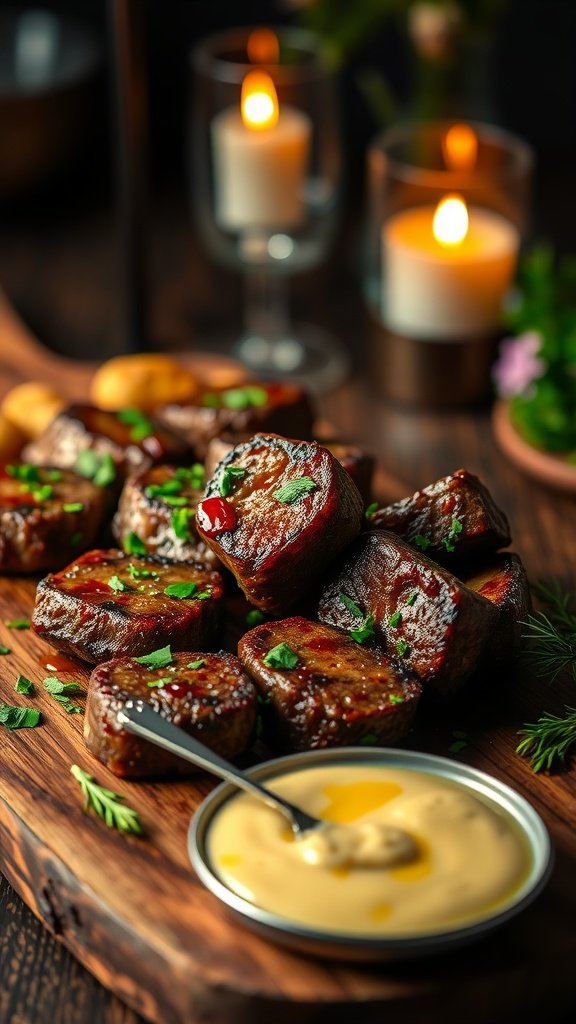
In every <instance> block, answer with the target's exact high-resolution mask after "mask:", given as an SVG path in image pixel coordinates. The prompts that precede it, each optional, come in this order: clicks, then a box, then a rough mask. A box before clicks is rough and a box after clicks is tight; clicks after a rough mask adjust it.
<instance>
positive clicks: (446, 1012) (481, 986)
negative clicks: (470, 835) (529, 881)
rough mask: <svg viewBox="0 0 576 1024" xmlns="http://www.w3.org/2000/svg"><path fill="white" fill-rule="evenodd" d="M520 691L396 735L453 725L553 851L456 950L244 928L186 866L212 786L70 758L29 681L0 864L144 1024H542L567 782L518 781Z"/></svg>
mask: <svg viewBox="0 0 576 1024" xmlns="http://www.w3.org/2000/svg"><path fill="white" fill-rule="evenodd" d="M13 327H14V320H13V319H12V320H11V329H12V328H13ZM17 327H18V325H17V324H16V328H17ZM6 336H7V335H4V337H6ZM10 336H11V337H12V338H13V337H14V333H12V334H11V335H10ZM0 337H2V316H1V311H0ZM17 348H18V359H19V361H20V362H19V363H15V362H14V360H13V358H12V357H13V355H14V352H15V348H14V346H12V348H11V355H10V358H8V356H7V352H8V347H7V346H4V347H3V348H2V349H0V351H1V353H2V356H1V358H2V360H3V363H4V366H3V369H4V370H5V371H6V372H5V375H4V377H3V378H2V380H3V383H4V384H5V386H6V384H11V383H15V382H16V381H17V380H18V379H19V377H23V376H38V375H41V376H42V375H43V376H44V377H45V379H52V380H54V381H56V380H58V381H60V383H61V385H62V381H63V380H64V377H63V376H62V375H61V374H60V364H59V363H58V364H56V365H55V363H54V357H52V356H48V355H47V354H46V353H45V352H44V350H42V349H41V348H40V347H39V348H38V349H31V350H30V352H31V353H32V354H31V358H32V357H33V358H34V359H37V362H35V363H34V368H35V369H34V372H32V371H31V370H30V369H29V367H30V366H31V363H30V361H29V360H28V358H27V355H28V354H30V353H29V350H28V349H27V348H26V341H25V340H23V339H22V337H20V339H19V343H18V346H17ZM66 365H67V370H66V387H67V389H68V388H69V389H70V393H72V392H73V393H78V391H80V392H81V391H82V389H85V388H86V384H87V380H88V374H89V372H90V367H88V366H86V365H85V366H79V365H78V364H72V363H69V364H66ZM23 367H26V371H25V372H23V369H22V368H23ZM50 375H52V377H50ZM84 393H85V390H84ZM380 482H381V485H382V487H383V490H384V494H385V495H387V496H388V497H396V496H397V495H398V492H399V493H402V492H403V489H404V488H403V485H402V484H401V482H399V481H395V480H394V478H392V477H389V476H386V475H385V474H381V477H380ZM34 593H35V580H34V579H28V580H25V579H20V578H13V579H9V578H3V579H0V643H2V644H6V646H8V647H10V648H11V651H12V653H11V654H10V655H8V656H5V657H1V658H0V701H7V702H9V703H23V704H24V703H27V699H26V698H24V697H21V696H20V695H16V694H15V693H14V682H15V679H16V676H17V674H18V673H22V674H24V675H26V676H27V677H28V678H30V679H32V680H33V681H34V682H35V683H39V682H41V680H42V679H43V678H44V676H45V675H47V674H49V671H48V670H47V669H46V668H45V659H46V656H47V655H49V654H50V648H49V647H47V645H46V644H44V643H43V642H42V641H41V640H40V639H39V638H37V637H35V636H34V635H33V634H31V633H30V632H29V631H15V630H12V629H8V628H7V627H6V625H5V622H6V621H7V620H10V619H13V618H16V617H29V616H30V614H31V610H32V607H33V601H34ZM59 675H61V676H62V678H64V679H70V678H77V679H81V680H84V681H85V680H86V679H87V675H88V672H87V670H86V668H83V667H82V666H81V665H80V663H78V668H77V670H76V671H74V673H64V672H59ZM537 691H538V688H537V686H536V684H535V683H534V681H532V680H530V678H529V677H526V676H524V675H522V676H521V677H520V678H519V679H518V680H516V682H515V683H514V681H510V680H507V681H506V692H507V693H508V694H509V698H507V699H506V700H504V699H503V698H502V694H501V693H500V691H499V689H498V681H497V680H490V681H489V680H485V679H484V680H479V681H478V686H477V687H476V689H475V691H474V693H473V695H472V697H471V698H470V699H468V700H466V701H462V702H460V703H459V704H458V705H455V706H454V707H452V708H451V710H450V713H449V715H448V714H446V715H439V714H437V715H436V716H435V717H431V716H430V714H428V715H427V717H426V718H425V719H424V718H422V719H421V720H419V722H418V723H417V728H416V729H415V730H414V732H413V733H412V734H411V736H410V737H409V738H408V740H407V741H406V746H409V747H413V748H415V749H421V750H429V751H432V752H435V753H440V754H443V755H446V754H449V748H450V746H451V744H452V742H453V731H454V730H455V729H459V730H463V731H465V732H466V733H467V743H466V747H465V748H464V749H463V750H462V751H460V752H459V753H458V754H457V755H455V756H457V757H458V758H459V759H461V760H463V761H465V762H467V763H470V764H473V765H475V766H477V767H480V768H482V769H484V770H486V771H489V772H491V773H492V774H494V775H495V776H497V777H498V778H500V779H502V780H504V781H507V782H509V783H511V784H513V785H514V786H516V788H517V789H518V790H519V791H520V792H522V793H523V794H524V795H525V796H527V797H528V798H529V799H531V800H532V802H533V803H534V805H535V806H536V807H537V809H538V810H539V811H540V813H541V814H542V815H543V817H544V819H545V821H546V822H547V824H548V826H549V828H550V830H551V833H552V836H553V840H554V843H555V847H556V852H557V860H556V867H555V871H554V875H553V878H552V880H551V882H550V884H549V886H548V888H547V889H546V891H545V893H544V894H543V895H542V896H541V897H540V898H539V900H538V901H537V902H536V903H535V904H534V905H533V906H532V907H531V908H529V909H528V910H527V911H526V912H525V913H524V914H523V915H522V916H521V917H520V918H518V919H516V920H515V921H513V922H511V923H510V924H509V925H508V926H506V927H505V928H503V929H501V931H500V932H498V933H496V934H495V935H494V936H493V937H491V938H489V939H487V940H484V941H483V942H481V943H479V944H477V945H476V946H474V947H470V948H469V949H467V950H462V951H461V952H460V953H458V954H457V955H451V956H450V957H439V958H434V959H431V960H427V961H418V962H411V963H406V964H388V965H379V966H374V965H373V966H369V967H360V966H354V965H347V964H336V963H330V962H329V961H321V960H314V959H312V958H303V957H299V956H296V955H293V954H291V953H288V952H285V951H283V950H281V949H280V948H279V947H276V946H274V945H271V944H268V943H266V942H264V941H263V940H262V939H260V938H258V937H257V936H255V935H253V934H252V933H251V932H250V931H248V930H247V929H245V928H244V927H243V926H242V925H240V924H238V923H236V921H234V920H233V919H232V918H231V917H229V916H228V914H227V912H226V911H225V910H224V908H222V907H221V906H220V904H219V903H218V901H217V900H216V899H215V898H214V897H212V896H211V894H210V893H208V892H206V891H205V890H204V889H203V888H202V887H201V886H200V885H199V883H198V882H197V880H196V878H195V877H194V875H193V872H192V870H191V868H190V865H189V862H188V858H187V852H186V832H187V828H188V824H189V819H190V816H191V814H192V813H193V811H194V809H195V808H196V807H197V805H198V803H199V802H200V800H201V799H202V798H203V796H204V795H205V794H206V793H207V792H208V791H209V790H210V789H211V788H212V786H213V785H214V783H213V782H212V781H211V780H209V779H207V778H202V779H197V780H195V781H188V782H177V783H157V784H142V783H128V782H122V781H120V780H118V779H116V778H115V777H114V776H112V775H111V774H110V773H109V772H107V771H106V769H104V768H103V767H102V766H101V765H99V764H98V763H97V762H96V761H95V760H94V759H93V758H92V757H91V755H89V753H88V752H87V751H86V749H85V746H84V743H83V739H82V734H81V730H82V719H81V716H76V715H67V714H66V713H65V712H64V711H63V710H62V709H61V707H60V706H59V705H57V704H56V703H55V702H53V701H52V700H51V698H50V697H49V696H48V695H47V694H46V693H45V692H44V691H42V689H41V687H40V688H39V689H38V697H37V698H36V699H35V700H34V703H35V705H37V706H38V707H40V708H41V710H42V714H43V723H42V726H41V727H40V728H37V729H35V730H22V731H19V732H8V731H7V730H4V729H3V730H1V731H0V869H1V870H2V871H3V872H4V873H5V874H6V876H7V877H8V879H9V881H10V882H11V883H12V885H13V886H14V888H15V889H16V890H17V891H18V892H19V893H20V894H21V896H22V897H23V898H24V900H25V901H26V903H27V904H28V905H29V906H30V907H31V908H32V909H33V910H34V912H35V913H36V914H37V915H38V917H39V918H40V919H41V920H42V921H43V922H44V923H45V924H46V926H47V927H48V928H49V929H50V930H51V931H52V932H53V933H54V934H55V935H56V936H57V937H58V938H59V939H60V940H61V941H62V942H63V943H64V944H65V945H66V946H67V947H68V949H70V950H71V951H72V953H73V954H74V955H75V956H77V957H78V959H79V960H80V961H81V962H82V963H83V964H84V965H85V966H86V967H87V968H88V969H89V970H90V971H91V972H92V973H93V974H94V975H95V976H96V977H97V978H98V979H99V980H100V981H101V982H102V983H103V984H104V985H106V986H107V987H109V988H111V989H113V990H114V991H115V992H116V993H117V994H118V995H119V996H120V997H121V998H123V999H124V1000H125V1001H126V1002H127V1003H129V1004H130V1005H131V1006H133V1007H134V1008H135V1009H136V1010H138V1011H139V1012H140V1013H141V1014H142V1015H143V1016H144V1017H146V1018H148V1019H149V1020H151V1021H154V1022H156V1024H183V1022H184V1021H186V1022H187V1024H200V1022H207V1021H210V1022H212V1024H244V1022H246V1024H247V1022H248V1021H251V1022H252V1021H253V1022H259V1021H268V1020H270V1019H271V1018H272V1017H273V1019H274V1020H275V1021H277V1022H278V1024H284V1022H290V1024H292V1022H295V1021H298V1022H302V1024H304V1022H306V1021H323V1020H327V1019H328V1017H329V1019H330V1021H337V1022H338V1021H342V1022H344V1021H346V1022H348V1021H350V1020H354V1021H358V1022H361V1021H362V1022H372V1021H380V1020H382V1019H384V1014H385V1015H386V1018H385V1019H386V1021H387V1024H416V1022H421V1021H422V1020H423V1019H426V1020H430V1021H440V1020H442V1022H446V1024H450V1022H454V1024H456V1022H459V1021H460V1020H462V1017H463V1015H464V1014H465V1016H466V1019H467V1021H468V1022H469V1024H487V1022H490V1024H497V1022H498V1021H500V1020H502V1021H504V1020H507V1019H509V1018H510V1016H512V1015H513V1014H514V1015H518V1014H522V1016H523V1018H524V1020H526V1021H530V1020H533V1019H536V1018H537V1017H538V1016H539V1015H541V1014H542V1013H543V1012H546V1014H547V1017H546V1019H548V1020H552V1019H553V1018H554V1014H555V1013H561V1012H567V1011H568V1009H570V1008H571V1007H573V1006H574V1005H575V1003H576V974H575V972H574V966H573V965H574V962H575V957H576V929H574V926H573V922H574V920H575V913H576V883H575V879H576V828H575V826H574V819H573V809H574V806H575V803H574V798H575V796H576V781H575V777H574V773H573V772H572V773H564V774H561V775H557V776H552V777H539V778H538V780H537V781H536V780H535V779H534V777H533V775H532V774H531V772H530V770H529V768H528V767H527V765H526V764H525V763H524V762H523V761H521V759H519V758H518V757H517V756H516V755H515V754H514V747H515V745H516V742H517V737H516V730H517V728H518V724H519V723H520V722H522V721H525V720H526V716H527V715H528V716H530V715H531V714H532V713H533V711H534V709H536V708H538V707H539V700H538V692H537ZM566 699H567V700H568V701H569V700H570V696H569V695H568V694H567V695H566ZM257 753H258V752H256V754H257ZM73 763H77V764H79V765H80V766H81V767H83V768H85V769H86V770H88V771H90V772H92V773H93V774H94V775H95V777H96V778H97V780H98V781H99V782H100V783H102V784H104V785H108V786H110V787H111V788H113V789H116V790H117V791H119V792H120V793H122V794H124V795H125V797H126V800H127V801H128V802H129V803H130V804H131V805H132V806H134V807H136V808H137V810H138V811H139V812H140V814H141V817H142V820H143V822H144V824H145V826H146V829H147V834H146V837H145V838H142V839H137V838H132V837H125V836H121V835H119V834H118V833H116V832H113V831H108V830H107V829H106V827H105V826H104V824H103V823H102V822H101V821H100V820H99V819H97V818H95V817H93V816H91V815H86V814H84V813H83V811H82V807H81V799H80V792H79V789H78V786H77V783H76V782H75V781H74V779H73V778H72V776H71V775H70V766H71V765H72V764H73Z"/></svg>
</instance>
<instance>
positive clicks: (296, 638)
mask: <svg viewBox="0 0 576 1024" xmlns="http://www.w3.org/2000/svg"><path fill="white" fill-rule="evenodd" d="M238 657H239V658H240V661H241V662H242V664H243V665H244V667H245V668H246V670H247V671H248V672H249V674H250V675H251V676H252V678H253V679H254V682H255V683H256V686H257V688H258V690H259V691H260V694H261V701H262V709H263V721H264V723H265V725H266V727H267V728H268V730H269V732H270V737H271V742H273V743H275V744H278V745H279V746H280V747H281V748H282V749H284V750H286V751H296V750H312V749H315V748H318V747H340V746H346V745H355V744H363V743H369V744H374V745H379V746H385V745H387V746H391V745H392V744H395V743H398V742H399V741H400V740H402V739H403V738H404V737H405V736H406V734H407V733H408V731H409V729H410V726H411V724H412V721H413V718H414V715H415V712H416V708H417V706H418V701H419V699H420V694H421V692H422V688H421V686H420V683H419V682H417V681H416V680H415V679H414V678H411V677H410V675H409V674H408V673H407V672H406V671H405V670H404V668H403V667H401V666H398V665H395V664H394V663H393V662H392V661H391V660H390V659H389V658H388V657H387V655H386V654H384V653H383V652H382V651H378V650H374V649H372V650H371V649H369V648H367V647H363V646H362V645H360V644H358V643H356V642H355V641H354V640H353V639H352V638H351V637H350V636H349V635H348V634H347V633H344V632H342V630H339V629H334V628H332V627H331V626H324V625H322V624H321V623H318V622H310V621H309V620H308V619H303V618H301V617H299V616H295V617H293V618H290V619H283V620H280V621H277V622H270V623H266V624H264V625H262V626H256V628H255V629H252V630H250V632H248V633H245V634H244V636H243V637H242V639H241V640H240V643H239V644H238Z"/></svg>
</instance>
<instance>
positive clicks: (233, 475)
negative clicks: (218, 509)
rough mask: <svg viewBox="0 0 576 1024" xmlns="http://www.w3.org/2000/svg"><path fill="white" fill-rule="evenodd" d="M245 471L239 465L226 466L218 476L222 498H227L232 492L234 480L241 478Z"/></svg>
mask: <svg viewBox="0 0 576 1024" xmlns="http://www.w3.org/2000/svg"><path fill="white" fill-rule="evenodd" d="M246 472H247V471H246V470H245V469H242V467H241V466H226V468H225V469H224V472H223V473H222V476H221V478H220V494H221V495H222V497H223V498H227V497H228V495H229V494H231V493H232V491H233V490H234V487H235V484H236V481H237V480H243V479H244V477H245V476H246Z"/></svg>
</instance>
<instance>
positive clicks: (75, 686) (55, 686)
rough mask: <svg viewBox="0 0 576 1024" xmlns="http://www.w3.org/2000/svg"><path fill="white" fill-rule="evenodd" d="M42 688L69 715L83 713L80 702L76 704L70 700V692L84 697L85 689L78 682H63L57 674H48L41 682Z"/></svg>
mask: <svg viewBox="0 0 576 1024" xmlns="http://www.w3.org/2000/svg"><path fill="white" fill-rule="evenodd" d="M43 686H44V689H45V690H47V691H48V693H49V694H50V696H51V697H52V698H53V699H54V700H55V701H56V702H57V703H58V704H61V705H62V707H63V709H64V711H66V712H67V713H68V714H69V715H83V714H84V708H83V707H81V706H80V704H76V702H75V701H73V700H70V695H71V694H77V695H78V696H82V697H85V696H86V691H85V690H84V689H83V688H82V686H80V683H76V682H70V683H63V682H62V680H61V679H58V678H57V676H48V677H47V678H46V679H45V680H44V683H43Z"/></svg>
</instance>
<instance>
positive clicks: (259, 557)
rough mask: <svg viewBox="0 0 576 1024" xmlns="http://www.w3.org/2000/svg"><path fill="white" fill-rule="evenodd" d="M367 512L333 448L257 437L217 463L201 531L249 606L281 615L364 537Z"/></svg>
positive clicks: (200, 515)
mask: <svg viewBox="0 0 576 1024" xmlns="http://www.w3.org/2000/svg"><path fill="white" fill-rule="evenodd" d="M362 510H363V502H362V498H361V496H360V492H359V491H358V488H357V487H356V484H355V483H354V481H353V480H352V478H351V477H350V476H349V474H348V473H347V472H346V470H345V469H343V468H342V466H341V465H340V463H339V462H338V460H337V459H335V458H334V456H333V455H332V454H331V453H330V452H329V451H328V449H327V448H323V447H322V446H321V445H319V444H317V443H316V442H315V441H313V442H306V441H289V440H287V439H286V438H284V437H278V436H277V435H275V434H257V435H255V436H254V437H253V438H252V439H251V440H250V441H248V442H247V443H246V444H243V445H238V446H237V447H236V448H233V449H232V451H231V452H230V453H229V454H228V455H227V456H226V458H225V459H223V461H222V462H221V463H219V465H218V467H217V469H216V471H215V473H214V475H213V476H212V478H211V480H210V482H209V484H208V487H207V489H206V498H204V499H203V500H202V501H201V502H200V504H199V505H198V509H197V514H196V526H197V529H198V533H199V535H200V536H201V537H204V538H205V539H206V541H207V543H208V544H209V545H210V547H211V548H212V550H213V551H214V552H215V553H216V554H217V556H218V558H219V559H220V561H221V562H222V563H223V564H224V565H225V566H226V567H227V568H228V569H230V571H231V572H232V573H233V575H234V576H235V577H236V580H237V582H238V584H239V586H240V588H241V590H243V592H244V594H245V595H246V597H247V598H248V600H249V601H250V602H251V604H253V605H255V606H256V607H257V608H260V609H261V610H262V611H265V612H269V613H271V614H273V615H281V614H283V613H284V612H285V611H287V610H288V609H289V608H291V607H293V605H294V604H295V603H296V602H297V601H298V600H300V599H302V598H304V597H305V596H309V590H310V586H311V584H313V583H315V582H316V581H317V580H318V578H319V577H320V576H322V574H323V573H324V572H325V570H326V568H327V567H328V566H329V565H330V563H331V562H332V561H333V560H334V559H335V558H336V556H337V555H338V554H340V552H341V551H342V550H343V549H344V548H345V547H346V546H347V544H348V543H349V542H350V541H351V540H352V539H353V538H354V537H356V536H357V535H358V534H359V532H360V529H361V525H362Z"/></svg>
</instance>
